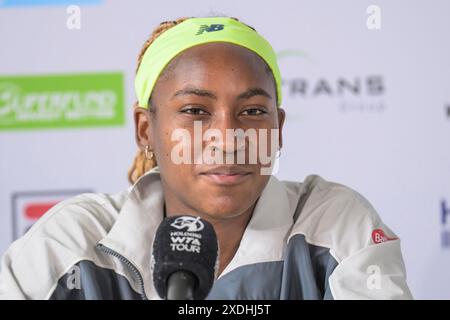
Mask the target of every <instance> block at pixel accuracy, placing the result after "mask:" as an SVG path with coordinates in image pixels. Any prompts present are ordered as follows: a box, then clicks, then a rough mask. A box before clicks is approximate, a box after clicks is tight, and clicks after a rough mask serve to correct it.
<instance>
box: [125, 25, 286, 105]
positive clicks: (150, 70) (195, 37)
mask: <svg viewBox="0 0 450 320" xmlns="http://www.w3.org/2000/svg"><path fill="white" fill-rule="evenodd" d="M209 42H229V43H233V44H236V45H240V46H242V47H245V48H247V49H250V50H251V51H253V52H255V53H256V54H258V55H259V56H260V57H261V58H262V59H263V60H264V61H265V62H266V63H267V65H268V66H269V68H270V69H271V70H272V73H273V76H274V78H275V83H276V87H277V97H278V101H277V105H278V106H280V105H281V75H280V70H279V68H278V64H277V59H276V55H275V52H274V51H273V49H272V46H271V45H270V44H269V42H267V40H266V39H264V38H263V37H262V36H260V35H259V34H258V33H257V32H256V31H254V30H253V29H251V28H250V27H248V26H246V25H245V24H243V23H241V22H239V21H236V20H234V19H232V18H224V17H214V18H189V19H186V20H185V21H183V22H181V23H180V24H178V25H176V26H174V27H172V28H170V29H169V30H167V31H165V32H164V33H163V34H161V35H160V36H159V37H157V38H156V39H155V41H154V42H153V43H152V44H151V45H150V46H149V47H148V48H147V50H146V51H145V53H144V56H143V58H142V61H141V65H140V66H139V69H138V72H137V74H136V79H135V81H134V86H135V90H136V95H137V98H138V102H139V106H140V107H142V108H148V100H149V99H150V95H151V93H152V90H153V87H154V86H155V83H156V80H157V79H158V77H159V75H160V73H161V72H162V71H163V69H164V68H165V67H166V66H167V64H168V63H169V62H170V61H171V60H172V59H173V58H174V57H175V56H176V55H178V54H179V53H180V52H182V51H183V50H186V49H188V48H191V47H193V46H196V45H199V44H204V43H209Z"/></svg>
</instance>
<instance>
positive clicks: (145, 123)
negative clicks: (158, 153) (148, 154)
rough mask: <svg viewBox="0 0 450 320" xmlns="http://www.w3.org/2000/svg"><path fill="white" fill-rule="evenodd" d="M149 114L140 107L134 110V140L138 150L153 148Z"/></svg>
mask: <svg viewBox="0 0 450 320" xmlns="http://www.w3.org/2000/svg"><path fill="white" fill-rule="evenodd" d="M150 117H151V116H150V112H149V111H148V110H147V109H145V108H141V107H136V108H134V126H135V139H136V144H137V145H138V147H139V149H141V150H144V149H145V147H146V146H150V148H152V147H153V139H152V136H151V130H150V129H151V121H150V120H151V119H150Z"/></svg>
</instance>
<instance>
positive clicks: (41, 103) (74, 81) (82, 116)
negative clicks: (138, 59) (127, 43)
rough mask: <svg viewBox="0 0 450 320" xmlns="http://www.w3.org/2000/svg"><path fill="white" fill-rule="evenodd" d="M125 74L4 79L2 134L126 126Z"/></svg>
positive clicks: (1, 79)
mask: <svg viewBox="0 0 450 320" xmlns="http://www.w3.org/2000/svg"><path fill="white" fill-rule="evenodd" d="M123 88H124V83H123V75H122V73H116V72H115V73H95V74H92V73H89V74H63V75H33V76H8V77H0V130H13V129H38V128H66V127H70V128H74V127H99V126H118V125H123V124H124V123H125V116H124V90H123Z"/></svg>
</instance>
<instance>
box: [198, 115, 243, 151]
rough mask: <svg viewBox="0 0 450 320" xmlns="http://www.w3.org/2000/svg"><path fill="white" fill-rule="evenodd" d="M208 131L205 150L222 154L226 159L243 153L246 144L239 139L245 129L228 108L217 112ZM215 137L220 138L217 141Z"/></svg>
mask: <svg viewBox="0 0 450 320" xmlns="http://www.w3.org/2000/svg"><path fill="white" fill-rule="evenodd" d="M208 129H212V130H208V132H209V133H207V134H206V135H207V136H205V140H207V146H206V147H207V148H213V150H214V151H215V152H222V153H223V154H225V155H226V156H227V157H228V156H234V155H235V154H236V153H239V152H244V151H245V149H246V143H245V140H244V139H243V138H241V136H243V135H242V134H243V132H244V130H245V128H244V127H243V126H242V123H241V122H240V121H239V118H238V116H237V115H235V114H234V112H232V111H231V110H230V108H227V109H226V110H221V111H220V112H217V113H216V114H215V115H214V117H213V119H212V121H211V122H210V124H209V126H208ZM217 135H219V136H220V137H221V138H219V139H218V138H217ZM213 137H214V138H213Z"/></svg>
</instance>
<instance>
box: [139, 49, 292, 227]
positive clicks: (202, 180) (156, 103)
mask: <svg viewBox="0 0 450 320" xmlns="http://www.w3.org/2000/svg"><path fill="white" fill-rule="evenodd" d="M151 109H152V111H151V112H148V111H147V110H146V109H142V108H137V109H136V111H135V122H136V139H137V142H138V145H139V146H140V147H141V148H142V149H143V148H144V147H145V146H146V145H149V146H150V147H151V149H153V151H154V153H155V156H156V160H157V162H158V166H159V169H160V172H161V180H162V184H163V189H164V195H165V200H166V206H167V208H170V210H171V211H172V213H177V214H195V215H201V216H204V217H209V218H210V219H227V218H233V217H237V216H239V215H241V214H243V213H244V212H246V211H248V210H249V208H251V207H252V206H253V205H254V204H255V202H256V200H257V199H258V197H259V196H260V194H261V192H262V190H263V189H264V187H265V185H266V184H267V182H268V180H269V177H270V175H267V174H261V166H262V164H261V163H260V162H259V161H258V162H257V163H254V162H253V163H249V162H250V160H249V159H250V158H249V157H250V156H249V152H250V151H251V150H250V148H249V145H248V144H246V148H244V149H245V151H244V154H245V162H246V163H244V164H242V163H241V164H237V163H238V157H237V154H238V152H242V150H243V148H242V145H241V146H239V145H238V144H237V143H236V140H234V139H233V140H232V139H226V136H227V132H226V129H243V130H247V129H254V130H256V132H260V130H259V129H266V130H267V133H268V134H267V139H266V140H265V141H264V142H263V140H261V139H258V140H257V141H258V148H259V147H260V144H261V143H268V152H269V151H271V148H270V129H277V128H279V129H280V138H279V139H280V140H279V143H280V146H281V127H282V125H283V121H284V112H283V110H282V109H280V108H277V107H276V89H275V82H274V80H273V76H272V74H271V73H270V71H269V69H268V68H267V66H266V65H265V63H264V62H263V60H262V59H261V58H259V57H258V56H257V55H256V54H255V53H253V52H251V51H250V50H248V49H245V48H243V47H240V46H237V45H232V44H229V43H208V44H204V45H200V46H195V47H192V48H190V49H188V50H185V51H184V52H183V53H181V54H180V55H178V56H177V57H176V58H175V59H173V60H172V62H171V63H170V64H169V66H168V67H167V68H166V70H165V71H164V72H163V74H162V75H161V77H160V78H159V79H158V81H157V83H156V85H155V87H154V90H153V94H152V98H151ZM198 121H201V122H198ZM195 122H197V130H198V129H199V128H201V129H202V133H205V132H207V131H208V129H216V131H215V134H217V133H218V132H220V133H221V135H222V137H223V140H222V142H221V141H220V139H218V138H217V136H216V140H214V139H206V140H207V141H203V139H204V137H203V136H198V131H196V132H195V133H194V131H195V130H194V126H195V125H194V123H195ZM199 124H200V126H199ZM179 129H185V130H183V131H182V132H184V133H187V134H188V135H190V137H191V138H192V139H191V146H189V144H185V145H184V146H185V147H187V148H188V149H189V150H191V152H190V153H191V158H190V159H192V161H189V163H181V164H179V163H177V161H174V159H173V155H174V148H177V149H175V150H178V151H179V150H180V141H179V140H174V139H173V138H172V134H173V133H174V131H176V130H179ZM213 132H214V131H213ZM195 134H197V136H195ZM213 135H214V134H213ZM194 139H200V140H197V141H201V142H200V143H201V146H202V151H205V150H208V149H207V148H208V146H209V147H210V146H211V145H214V146H215V147H216V149H215V151H211V149H209V150H210V152H209V153H208V154H210V155H214V156H215V155H223V159H224V160H223V162H224V163H223V164H206V163H199V162H200V161H199V159H198V157H197V158H196V156H195V155H198V153H196V151H194V147H195V145H196V144H195V143H194ZM185 141H186V140H185ZM247 143H248V141H247ZM197 146H199V145H198V144H197ZM185 150H186V149H185ZM258 150H259V149H258ZM215 152H218V154H216V153H215ZM175 154H180V153H179V152H175ZM181 155H184V153H183V152H181ZM230 156H232V158H231V159H234V163H232V164H227V163H226V157H230ZM185 159H186V158H185ZM215 159H217V158H215ZM173 211H176V212H173Z"/></svg>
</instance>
